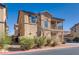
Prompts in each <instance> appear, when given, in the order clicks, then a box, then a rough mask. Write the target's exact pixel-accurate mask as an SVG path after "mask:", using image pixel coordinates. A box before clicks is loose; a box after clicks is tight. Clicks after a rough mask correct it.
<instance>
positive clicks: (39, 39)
mask: <svg viewBox="0 0 79 59" xmlns="http://www.w3.org/2000/svg"><path fill="white" fill-rule="evenodd" d="M36 44H37V47H43V46H45V45H46V44H47V42H46V37H44V36H40V37H37V39H36Z"/></svg>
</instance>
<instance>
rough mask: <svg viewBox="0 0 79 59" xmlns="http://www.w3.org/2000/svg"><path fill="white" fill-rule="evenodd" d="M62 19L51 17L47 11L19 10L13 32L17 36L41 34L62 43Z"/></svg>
mask: <svg viewBox="0 0 79 59" xmlns="http://www.w3.org/2000/svg"><path fill="white" fill-rule="evenodd" d="M63 21H64V19H60V18H56V17H53V16H52V15H51V14H50V13H49V12H41V13H33V12H29V11H23V10H20V11H19V13H18V20H17V24H18V27H17V26H15V32H17V33H18V35H19V36H28V35H30V34H31V35H33V36H42V35H43V36H46V37H47V38H51V39H55V40H59V42H61V43H62V42H63V41H64V34H63V33H64V31H63ZM16 28H17V30H16Z"/></svg>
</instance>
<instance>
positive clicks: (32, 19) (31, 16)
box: [30, 15, 37, 23]
mask: <svg viewBox="0 0 79 59" xmlns="http://www.w3.org/2000/svg"><path fill="white" fill-rule="evenodd" d="M30 22H31V23H36V22H37V16H33V15H30Z"/></svg>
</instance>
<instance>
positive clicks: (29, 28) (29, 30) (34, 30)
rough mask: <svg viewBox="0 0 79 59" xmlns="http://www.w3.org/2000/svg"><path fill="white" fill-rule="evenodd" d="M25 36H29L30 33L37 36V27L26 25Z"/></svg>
mask: <svg viewBox="0 0 79 59" xmlns="http://www.w3.org/2000/svg"><path fill="white" fill-rule="evenodd" d="M24 28H25V36H28V35H29V34H30V33H31V35H33V36H37V25H30V24H24Z"/></svg>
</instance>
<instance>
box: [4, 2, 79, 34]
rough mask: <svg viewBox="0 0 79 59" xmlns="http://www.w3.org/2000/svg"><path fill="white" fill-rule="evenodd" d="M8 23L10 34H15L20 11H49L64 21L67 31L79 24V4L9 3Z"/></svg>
mask: <svg viewBox="0 0 79 59" xmlns="http://www.w3.org/2000/svg"><path fill="white" fill-rule="evenodd" d="M5 5H6V6H7V23H8V26H9V34H11V35H12V34H13V33H14V24H16V23H17V18H18V11H19V10H25V11H31V12H36V13H38V12H42V11H48V12H49V13H51V14H52V16H54V17H58V18H62V19H64V23H63V27H64V30H65V31H69V30H70V28H71V27H72V26H73V25H74V24H76V23H78V22H79V4H77V3H76V4H74V3H72V4H71V3H70V4H68V3H7V4H5Z"/></svg>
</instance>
